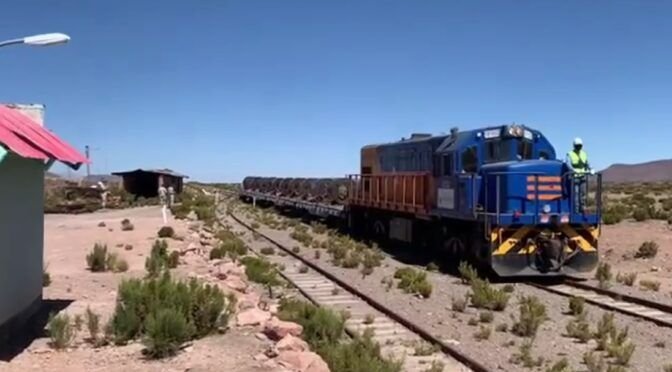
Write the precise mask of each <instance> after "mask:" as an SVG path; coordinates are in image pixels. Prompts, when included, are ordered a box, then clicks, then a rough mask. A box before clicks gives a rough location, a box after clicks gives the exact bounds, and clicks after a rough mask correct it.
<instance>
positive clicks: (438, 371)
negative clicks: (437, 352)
mask: <svg viewBox="0 0 672 372" xmlns="http://www.w3.org/2000/svg"><path fill="white" fill-rule="evenodd" d="M444 368H446V366H445V364H443V362H441V361H439V360H436V359H434V360H432V363H430V364H429V367H427V369H425V370H424V371H423V372H443V370H444Z"/></svg>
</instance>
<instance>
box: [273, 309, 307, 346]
mask: <svg viewBox="0 0 672 372" xmlns="http://www.w3.org/2000/svg"><path fill="white" fill-rule="evenodd" d="M269 314H270V313H269ZM301 332H303V327H302V326H301V325H300V324H296V323H292V322H286V321H284V320H280V319H278V318H276V317H272V318H271V320H269V321H268V322H266V324H265V325H264V333H265V334H266V336H268V338H270V339H271V340H275V341H277V340H280V339H283V338H284V337H285V336H287V335H292V336H294V337H299V336H301Z"/></svg>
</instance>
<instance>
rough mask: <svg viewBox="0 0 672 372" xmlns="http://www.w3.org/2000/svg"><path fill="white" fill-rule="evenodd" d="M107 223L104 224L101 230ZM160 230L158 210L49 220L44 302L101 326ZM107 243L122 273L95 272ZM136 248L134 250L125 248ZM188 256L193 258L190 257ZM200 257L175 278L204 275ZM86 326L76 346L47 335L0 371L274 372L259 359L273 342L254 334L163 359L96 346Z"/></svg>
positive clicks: (200, 343)
mask: <svg viewBox="0 0 672 372" xmlns="http://www.w3.org/2000/svg"><path fill="white" fill-rule="evenodd" d="M124 218H128V219H129V220H130V221H131V223H132V224H133V225H134V227H135V229H134V230H132V231H122V230H121V228H120V227H121V225H120V223H121V221H122V220H123V219H124ZM101 222H104V223H105V226H104V227H100V226H98V225H99V223H101ZM169 224H170V225H171V226H173V227H174V228H175V230H176V233H177V234H178V235H179V236H186V235H187V234H189V232H188V229H187V224H186V222H182V221H170V223H169ZM162 225H163V221H162V218H161V212H160V209H159V208H158V207H143V208H134V209H127V210H114V211H99V212H96V213H91V214H82V215H46V216H45V224H44V226H45V247H44V249H45V252H44V257H45V264H46V265H48V268H47V270H48V272H49V273H50V274H51V280H52V283H51V285H50V286H49V287H47V288H45V289H44V298H45V301H47V302H49V301H52V302H58V303H64V304H66V307H65V308H64V309H63V311H64V312H66V313H68V314H70V315H72V316H74V315H77V314H81V315H82V316H83V314H84V312H85V311H86V308H87V307H90V308H91V309H92V310H93V311H95V312H96V313H98V314H100V315H101V324H105V323H106V322H107V320H108V319H109V317H110V316H111V314H112V312H113V310H114V305H115V299H116V289H117V286H118V283H119V282H120V280H121V279H122V278H125V277H141V276H143V275H144V273H145V268H144V264H145V259H146V257H147V256H148V255H149V252H150V250H151V246H152V243H153V242H154V240H155V239H156V233H157V231H158V229H159V228H160V227H161V226H162ZM96 242H100V243H104V244H107V247H108V250H109V251H112V252H116V253H118V254H119V256H120V257H121V258H124V259H125V260H127V261H128V264H129V270H128V271H127V272H125V273H116V274H115V273H92V272H90V271H89V270H88V269H87V265H86V259H85V257H86V255H87V253H89V252H90V251H91V249H92V247H93V245H94V243H96ZM128 244H131V245H132V246H133V248H132V249H131V250H126V249H125V248H124V247H125V246H126V245H128ZM186 244H188V243H187V241H186V240H185V241H179V240H174V239H171V240H169V251H170V250H173V249H180V248H181V247H182V246H186ZM185 257H188V256H185ZM198 258H200V257H195V258H194V257H192V258H191V259H188V260H187V262H186V264H185V265H180V266H179V267H178V269H176V270H175V271H176V272H175V274H176V275H177V276H187V275H189V276H194V275H196V276H199V275H207V273H208V269H207V262H201V261H199V260H198ZM87 334H88V331H87V330H86V326H84V327H83V329H82V330H81V331H80V332H79V333H78V336H77V338H76V341H75V347H73V348H71V349H68V350H67V351H62V352H58V351H54V350H52V349H51V348H50V347H49V346H48V338H46V337H41V338H36V339H34V340H33V341H32V342H31V343H30V344H29V345H28V347H27V348H25V349H24V350H23V351H22V352H20V353H19V354H18V355H16V356H15V357H14V358H13V359H11V360H9V361H4V362H3V361H0V371H39V370H50V371H126V372H128V371H240V372H247V371H250V372H251V371H270V370H273V369H269V368H265V367H263V366H262V363H260V362H257V361H255V360H254V358H253V356H255V355H257V354H259V353H260V352H262V351H263V350H264V348H265V347H267V341H268V340H261V339H258V338H257V337H255V331H254V330H246V329H239V328H235V327H234V328H232V329H231V330H230V331H229V332H227V333H226V334H223V335H213V336H209V337H206V338H204V339H201V340H197V341H195V342H194V343H193V344H192V345H191V346H189V347H187V348H186V349H185V350H184V351H183V352H181V353H180V354H178V355H177V356H175V357H173V358H169V359H165V360H162V361H150V360H145V359H144V358H143V356H142V353H141V351H142V349H143V346H142V344H140V343H139V342H136V343H132V344H130V345H127V346H105V347H101V348H96V349H94V348H92V347H91V346H89V345H88V344H87V343H85V342H84V338H85V337H87Z"/></svg>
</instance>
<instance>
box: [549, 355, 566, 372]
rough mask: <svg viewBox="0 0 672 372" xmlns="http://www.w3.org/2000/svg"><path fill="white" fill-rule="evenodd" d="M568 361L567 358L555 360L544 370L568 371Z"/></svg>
mask: <svg viewBox="0 0 672 372" xmlns="http://www.w3.org/2000/svg"><path fill="white" fill-rule="evenodd" d="M570 371H571V369H570V368H569V361H567V358H562V359H560V360H558V361H557V362H555V363H553V365H552V366H550V367H548V368H546V372H570Z"/></svg>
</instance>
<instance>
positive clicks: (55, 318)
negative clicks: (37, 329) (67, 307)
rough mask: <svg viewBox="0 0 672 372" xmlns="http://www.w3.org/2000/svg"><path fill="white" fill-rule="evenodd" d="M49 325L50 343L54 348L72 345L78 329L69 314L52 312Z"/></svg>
mask: <svg viewBox="0 0 672 372" xmlns="http://www.w3.org/2000/svg"><path fill="white" fill-rule="evenodd" d="M47 327H48V329H49V338H50V342H49V344H50V345H51V347H53V348H54V349H59V350H60V349H65V348H66V347H68V346H70V344H71V343H72V341H73V340H74V339H75V336H76V335H77V331H76V329H75V327H74V326H73V324H72V323H71V321H70V316H69V315H68V314H60V315H54V314H51V315H50V316H49V321H48V323H47Z"/></svg>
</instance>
